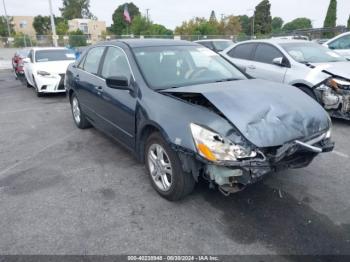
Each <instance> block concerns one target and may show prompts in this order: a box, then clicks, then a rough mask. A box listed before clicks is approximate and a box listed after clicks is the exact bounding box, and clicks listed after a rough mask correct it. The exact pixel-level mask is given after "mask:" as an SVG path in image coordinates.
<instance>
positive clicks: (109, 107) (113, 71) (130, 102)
mask: <svg viewBox="0 0 350 262" xmlns="http://www.w3.org/2000/svg"><path fill="white" fill-rule="evenodd" d="M120 76H124V77H126V78H127V79H130V83H131V85H133V84H134V81H133V79H134V77H133V74H132V71H131V68H130V64H129V61H128V57H127V56H126V54H125V52H124V51H123V49H122V48H120V47H116V46H110V47H108V49H107V50H106V54H105V56H104V61H103V63H102V67H101V77H102V78H103V79H107V78H109V77H120ZM101 98H102V99H101V100H100V108H101V112H100V113H101V116H102V117H103V118H104V119H105V120H106V122H107V125H108V130H109V133H110V134H111V135H112V136H113V137H115V138H116V139H118V140H119V141H120V142H122V143H124V144H125V145H126V146H127V147H129V148H133V147H134V146H135V144H134V143H135V137H134V136H135V108H136V96H135V94H134V93H132V92H131V91H128V90H119V89H113V88H110V87H108V86H107V85H106V83H105V82H104V84H103V93H102V94H101Z"/></svg>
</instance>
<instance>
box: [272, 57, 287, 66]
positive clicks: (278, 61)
mask: <svg viewBox="0 0 350 262" xmlns="http://www.w3.org/2000/svg"><path fill="white" fill-rule="evenodd" d="M272 63H273V64H274V65H278V66H284V63H283V57H277V58H275V59H273V60H272Z"/></svg>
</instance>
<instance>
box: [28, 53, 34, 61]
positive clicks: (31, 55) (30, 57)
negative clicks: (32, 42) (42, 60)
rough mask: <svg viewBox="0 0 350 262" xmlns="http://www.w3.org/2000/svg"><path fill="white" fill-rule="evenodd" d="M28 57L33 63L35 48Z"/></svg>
mask: <svg viewBox="0 0 350 262" xmlns="http://www.w3.org/2000/svg"><path fill="white" fill-rule="evenodd" d="M28 58H29V59H30V62H31V63H33V50H30V52H29V54H28Z"/></svg>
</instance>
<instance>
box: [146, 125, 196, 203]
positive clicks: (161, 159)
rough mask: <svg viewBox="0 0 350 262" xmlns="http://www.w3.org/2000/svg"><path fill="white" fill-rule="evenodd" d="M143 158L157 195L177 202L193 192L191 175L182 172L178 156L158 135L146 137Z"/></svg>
mask: <svg viewBox="0 0 350 262" xmlns="http://www.w3.org/2000/svg"><path fill="white" fill-rule="evenodd" d="M144 156H145V165H146V168H147V172H148V175H149V177H150V180H151V184H152V186H153V188H154V189H155V190H156V191H157V192H158V194H159V195H161V196H162V197H164V198H165V199H167V200H170V201H177V200H180V199H182V198H184V197H185V196H187V195H189V194H190V193H191V192H192V191H193V189H194V186H195V181H194V178H193V176H192V174H189V173H186V172H184V171H183V170H182V165H181V162H180V159H179V157H178V155H177V154H176V152H175V151H174V150H172V149H171V147H170V146H169V145H168V143H167V142H166V141H165V140H164V139H163V137H162V136H161V135H160V133H158V132H157V133H152V134H151V135H150V136H149V137H148V139H147V142H146V146H145V153H144ZM164 177H165V178H164ZM164 179H165V181H166V182H164Z"/></svg>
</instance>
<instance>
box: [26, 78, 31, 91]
mask: <svg viewBox="0 0 350 262" xmlns="http://www.w3.org/2000/svg"><path fill="white" fill-rule="evenodd" d="M25 81H26V85H27V87H28V88H32V86H31V85H30V84H29V82H28V80H27V78H26V77H25Z"/></svg>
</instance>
